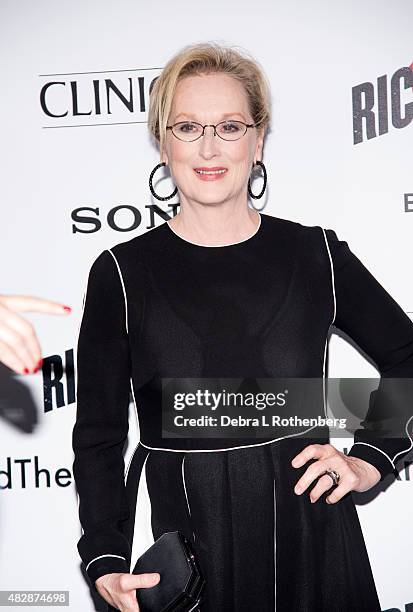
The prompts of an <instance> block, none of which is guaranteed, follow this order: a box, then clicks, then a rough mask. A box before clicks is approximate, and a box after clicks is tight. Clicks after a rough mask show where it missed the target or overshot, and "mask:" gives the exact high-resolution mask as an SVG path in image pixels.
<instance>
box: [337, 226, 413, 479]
mask: <svg viewBox="0 0 413 612" xmlns="http://www.w3.org/2000/svg"><path fill="white" fill-rule="evenodd" d="M326 236H327V240H328V245H329V250H330V254H331V258H332V270H333V277H334V290H335V318H334V322H333V323H334V326H335V327H337V328H339V329H341V330H342V331H344V332H345V333H346V334H347V335H348V336H350V337H351V338H352V339H353V340H354V341H355V342H356V343H357V344H358V346H359V347H360V348H361V349H362V350H363V351H364V352H365V353H366V354H367V355H368V356H369V357H371V359H373V361H374V362H375V364H376V367H377V370H378V371H379V373H380V376H381V378H380V382H379V387H378V389H377V390H375V391H373V392H372V394H371V396H370V405H369V409H368V411H367V414H366V417H365V419H364V421H362V422H361V425H362V428H360V429H357V430H356V431H355V433H354V444H353V446H352V447H351V449H350V450H349V453H348V454H349V455H350V456H353V457H359V458H360V459H364V460H365V461H367V462H368V463H370V464H372V465H374V466H375V467H376V468H377V469H378V470H379V472H380V474H381V480H383V479H384V478H385V476H387V475H388V474H390V473H392V472H393V471H394V469H395V468H396V463H397V462H398V461H399V460H400V459H402V458H403V457H405V456H406V455H407V453H408V452H409V451H410V449H411V448H412V447H413V440H412V439H411V437H410V435H409V429H410V428H411V426H412V424H413V423H412V421H413V419H412V416H413V406H412V399H413V394H412V380H413V323H412V321H411V320H410V319H409V317H408V316H407V314H406V313H405V312H404V311H403V310H402V308H401V307H400V306H399V304H398V303H397V302H396V301H395V300H394V299H393V297H392V296H391V295H390V294H389V293H388V292H387V291H386V290H385V289H384V287H383V286H382V285H381V284H380V283H379V282H378V281H377V280H376V279H375V278H374V276H373V275H372V274H371V273H370V272H369V270H368V269H367V268H366V267H365V266H364V265H363V264H362V263H361V261H360V260H359V259H358V258H357V257H356V255H355V254H354V253H353V252H352V251H351V250H350V248H349V246H348V244H347V242H346V241H344V240H339V239H338V237H337V235H336V233H335V232H334V231H333V230H332V229H327V230H326Z"/></svg>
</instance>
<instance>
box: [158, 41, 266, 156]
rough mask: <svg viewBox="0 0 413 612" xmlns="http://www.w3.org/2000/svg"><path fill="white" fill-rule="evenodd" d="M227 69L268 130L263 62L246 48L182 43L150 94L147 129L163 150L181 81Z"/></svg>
mask: <svg viewBox="0 0 413 612" xmlns="http://www.w3.org/2000/svg"><path fill="white" fill-rule="evenodd" d="M215 72H219V73H224V74H228V75H229V76H232V77H233V78H235V79H237V80H238V81H239V82H240V83H241V85H242V86H243V87H244V90H245V93H246V95H247V99H248V107H249V111H250V113H251V116H252V118H253V122H254V123H255V124H256V125H257V126H258V129H260V130H264V132H265V131H266V130H267V128H268V125H269V123H270V104H271V102H270V100H271V94H270V87H269V84H268V81H267V78H266V76H265V73H264V71H263V69H262V68H261V65H260V64H259V63H258V62H257V61H256V60H255V59H254V58H253V57H252V56H251V55H250V54H249V53H247V52H246V51H245V50H244V49H243V50H242V52H240V51H238V50H236V48H235V47H234V46H223V45H221V44H219V43H217V42H214V41H212V42H203V43H197V44H192V45H187V46H186V47H183V48H182V49H181V50H180V51H179V52H178V53H176V54H175V55H174V56H173V57H172V58H171V59H170V60H169V61H168V63H167V64H166V66H165V67H164V69H163V70H162V72H161V74H160V76H159V77H157V78H156V80H155V82H154V83H153V87H152V90H151V92H150V97H149V111H148V129H149V132H150V134H151V135H152V136H153V137H154V138H155V140H156V141H157V143H158V144H159V147H160V149H161V151H162V150H163V147H164V143H165V138H166V126H167V123H168V117H169V113H170V111H171V106H172V101H173V97H174V94H175V90H176V86H177V84H178V81H179V80H180V79H182V78H184V77H187V76H195V75H202V74H208V73H215Z"/></svg>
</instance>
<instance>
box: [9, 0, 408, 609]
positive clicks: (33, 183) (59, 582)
mask: <svg viewBox="0 0 413 612" xmlns="http://www.w3.org/2000/svg"><path fill="white" fill-rule="evenodd" d="M412 23H413V5H412V4H411V2H409V1H408V0H400V1H399V2H398V3H397V5H395V4H394V3H393V4H392V3H388V2H383V1H379V2H377V1H376V2H373V1H372V0H370V1H368V2H364V3H358V2H355V1H354V0H350V1H347V2H339V3H335V4H333V5H332V4H331V3H327V1H321V0H315V1H313V2H304V0H303V1H299V0H294V1H291V2H281V1H278V0H276V1H273V2H264V3H261V4H259V5H257V6H253V5H251V3H246V2H244V1H243V0H230V1H229V2H226V3H224V4H220V3H219V2H218V1H217V0H211V2H209V3H208V4H207V5H201V6H196V7H195V6H194V5H193V3H192V2H189V1H177V2H173V3H172V2H160V3H157V4H156V5H153V4H151V3H142V2H138V1H132V0H130V1H119V2H116V3H115V2H108V1H101V2H80V1H79V0H73V1H72V2H71V3H61V2H51V1H45V0H39V1H37V2H35V3H33V2H30V1H29V0H25V1H22V0H14V1H11V0H2V2H1V5H0V49H1V67H2V70H1V75H2V87H1V96H0V106H1V123H2V125H1V134H2V137H1V141H0V150H1V165H0V172H1V184H0V191H1V213H2V214H1V225H0V233H1V242H0V256H1V263H2V265H1V279H0V283H1V284H0V294H24V295H33V296H39V297H44V298H48V299H51V300H56V301H59V302H61V303H63V304H68V305H69V306H71V307H72V309H73V310H72V313H71V314H70V315H67V316H63V317H58V316H46V315H41V314H34V313H27V314H25V315H24V316H25V317H26V318H27V320H29V321H30V322H31V323H32V324H33V325H34V326H35V329H36V332H37V334H38V337H39V340H40V344H41V348H42V357H43V360H44V361H43V367H42V370H41V371H39V372H37V373H36V374H29V375H26V376H23V375H17V374H15V373H13V372H12V371H11V370H10V369H9V368H7V367H6V366H4V365H0V590H15V591H22V590H34V591H39V590H42V591H43V590H54V591H67V592H68V593H69V606H68V607H69V609H70V610H73V611H80V610H81V611H82V612H85V611H86V610H91V611H92V610H99V609H100V610H102V609H104V605H103V602H102V600H101V598H100V597H99V596H98V595H97V594H96V593H93V592H92V591H91V590H90V587H89V584H88V581H87V579H86V577H85V574H84V572H83V570H82V567H81V561H80V558H79V556H78V552H77V548H76V544H77V541H78V540H79V538H80V535H81V529H80V525H79V521H78V514H77V511H78V500H77V495H76V489H75V485H74V481H73V474H72V462H73V454H72V448H71V435H72V428H73V425H74V422H75V415H76V372H75V364H76V344H77V337H78V330H79V325H80V321H81V315H82V301H83V296H84V292H85V289H86V282H87V276H88V272H89V269H90V266H91V263H92V261H93V260H94V259H95V258H96V257H97V255H98V254H99V253H100V252H101V251H102V250H103V249H105V248H108V247H111V246H113V245H114V244H116V243H118V242H122V241H126V240H129V239H130V238H132V237H134V236H137V235H139V234H141V233H143V232H146V231H150V230H151V229H152V228H153V227H155V226H157V225H159V224H160V223H164V222H165V221H166V220H167V219H169V218H170V217H172V216H173V215H174V214H175V213H176V212H178V211H179V201H178V199H177V198H174V199H173V200H169V201H167V202H164V203H160V202H158V201H157V200H154V199H153V198H152V196H151V194H150V190H149V185H148V180H149V175H150V172H151V170H152V169H153V168H154V166H155V165H156V164H157V163H158V162H159V152H158V151H157V149H156V148H155V147H154V146H153V144H152V143H151V142H150V140H149V135H148V130H147V111H148V105H149V91H150V87H151V84H152V83H153V81H154V79H156V77H157V76H158V75H159V74H160V73H161V71H162V68H163V66H164V65H165V64H166V62H167V61H168V59H169V58H170V57H171V55H173V54H174V53H176V52H177V51H178V50H179V49H180V48H182V47H183V46H185V45H188V44H191V43H196V42H202V41H216V42H219V43H222V44H226V45H234V46H237V47H239V48H241V49H245V50H246V51H247V52H249V53H251V54H252V55H253V56H254V57H255V58H256V59H257V60H258V61H259V62H260V64H261V66H262V67H263V69H264V70H265V72H266V75H267V77H268V79H269V82H270V84H271V91H272V123H271V130H270V132H269V133H268V136H267V139H266V141H265V145H264V153H263V160H264V162H265V165H266V168H267V172H268V187H267V191H266V196H265V198H263V199H262V200H254V201H251V203H250V205H251V206H255V207H256V208H257V209H258V210H260V211H263V212H265V213H267V214H270V215H274V216H278V217H282V218H287V219H291V220H293V221H298V222H300V223H303V224H307V225H321V226H322V227H325V228H332V229H334V230H335V231H336V232H337V235H338V237H339V238H340V239H343V240H346V241H347V242H348V244H349V246H350V248H351V249H352V250H353V252H354V253H355V254H356V255H357V256H358V257H359V258H360V259H361V260H362V262H363V263H364V264H365V265H366V266H367V268H369V270H370V271H371V272H372V273H373V274H374V276H375V277H376V278H377V280H378V281H379V282H380V283H381V284H382V285H383V286H384V287H385V288H386V289H387V290H388V291H389V293H390V294H391V295H392V296H393V297H394V298H395V299H396V301H397V302H398V303H399V304H400V305H401V307H402V308H403V309H404V310H405V311H406V312H407V313H408V314H409V316H410V317H413V282H412V280H411V273H410V267H411V264H410V260H411V259H412V256H413V242H412V239H411V237H412V233H413V174H412V165H411V159H412V150H413V125H412V120H413V72H412V71H413V64H412V62H413V41H412V36H411V24H412ZM172 189H173V184H172V182H171V181H170V179H169V178H167V179H165V181H163V182H162V187H159V188H158V191H160V190H162V193H163V194H168V193H171V191H172ZM259 190H260V186H255V188H254V191H255V192H258V191H259ZM264 200H265V201H264ZM332 331H333V332H334V333H333V334H332V335H331V338H330V342H329V367H328V374H329V376H331V377H343V379H345V378H347V377H353V378H362V377H371V378H376V379H377V376H378V372H377V370H376V369H375V368H374V366H373V365H372V363H371V362H370V360H369V359H368V356H366V355H362V354H361V353H360V351H359V350H357V347H356V346H354V345H352V343H351V341H349V339H348V338H344V337H343V336H342V335H341V334H340V333H339V332H338V331H337V330H335V329H334V328H333V329H332ZM366 409H367V406H366ZM138 440H139V426H138V423H137V422H136V419H135V415H134V411H133V409H132V405H131V408H130V428H129V439H128V444H127V446H126V448H125V466H127V465H128V462H129V459H130V457H131V455H132V453H133V450H134V449H135V447H136V444H137V442H138ZM331 442H332V443H333V444H336V446H337V448H339V449H340V450H344V451H346V450H348V449H349V447H350V446H351V444H352V439H349V440H347V439H343V438H341V439H332V440H331ZM412 461H413V454H410V455H408V456H407V457H406V458H405V459H404V461H402V462H401V464H398V466H397V467H398V474H397V478H395V477H394V476H392V477H389V478H388V479H386V480H385V481H384V482H383V483H380V485H378V486H377V487H375V488H374V490H371V491H369V492H366V493H363V494H361V493H353V496H354V500H355V502H356V507H357V511H358V515H359V518H360V522H361V525H362V528H363V533H364V537H365V540H366V545H367V549H368V552H369V556H370V561H371V565H372V569H373V574H374V577H375V580H376V584H377V589H378V592H379V597H380V602H381V606H382V610H388V611H389V610H392V611H403V612H405V611H410V612H411V611H412V610H413V585H412V580H411V562H410V561H411V546H412V544H411V542H412V538H411V536H410V533H411V521H412V517H413V484H412V482H411V479H412V477H413V476H412V474H413V472H412ZM139 495H142V496H143V501H142V503H140V504H139V505H140V507H144V508H146V514H145V513H143V514H142V515H141V516H140V517H139V519H138V520H139V522H138V525H137V527H136V529H137V532H136V533H137V535H136V538H135V539H136V543H134V551H133V554H134V556H135V557H136V556H137V555H138V554H139V553H140V552H141V551H142V552H143V550H145V548H146V547H147V546H149V545H150V543H152V541H153V538H152V534H151V529H150V507H149V502H148V498H147V490H146V488H145V482H142V486H140V487H139ZM217 612H218V611H217Z"/></svg>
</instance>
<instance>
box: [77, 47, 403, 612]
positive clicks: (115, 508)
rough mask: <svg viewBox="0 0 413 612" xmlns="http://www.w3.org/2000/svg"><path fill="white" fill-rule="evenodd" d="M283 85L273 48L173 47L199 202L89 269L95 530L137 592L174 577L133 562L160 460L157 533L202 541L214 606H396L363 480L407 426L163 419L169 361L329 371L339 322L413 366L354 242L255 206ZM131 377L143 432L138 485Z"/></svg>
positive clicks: (159, 104)
mask: <svg viewBox="0 0 413 612" xmlns="http://www.w3.org/2000/svg"><path fill="white" fill-rule="evenodd" d="M269 97H270V96H269V89H268V87H267V84H266V80H265V78H264V76H263V73H262V71H261V69H260V67H259V65H258V64H257V62H255V61H254V60H253V59H251V58H249V57H247V56H245V55H242V54H240V53H239V52H237V51H235V50H234V49H230V48H224V47H221V46H219V45H215V44H209V43H208V44H200V45H194V46H190V47H187V48H185V49H183V50H182V51H181V52H179V53H178V54H177V55H176V56H175V57H173V58H172V59H171V60H170V62H169V63H168V64H167V66H166V67H165V69H164V70H163V72H162V74H161V76H160V77H159V78H158V79H157V81H156V83H155V85H154V87H153V90H152V92H151V101H150V109H149V127H150V130H151V133H152V134H153V136H154V137H155V139H156V140H157V142H159V146H160V153H161V160H162V163H165V164H166V165H167V166H168V167H169V168H170V171H171V174H172V176H173V179H174V182H175V184H176V187H177V190H178V192H179V199H180V205H181V210H180V212H179V214H178V215H177V216H176V217H175V218H174V219H171V220H169V221H167V222H166V223H164V224H162V225H160V226H158V227H156V228H154V229H152V230H151V231H149V232H146V233H144V234H143V235H140V236H136V237H135V238H132V239H131V240H129V241H126V242H123V243H119V244H116V245H114V246H113V247H112V248H111V249H108V250H105V251H103V252H102V253H101V254H100V255H99V256H98V257H97V259H96V260H95V261H94V263H93V265H92V267H91V270H90V274H89V280H88V286H87V292H86V299H85V302H84V312H83V318H82V323H81V328H80V334H79V342H78V356H77V359H78V362H77V363H78V390H77V394H78V395H77V399H78V404H77V411H78V412H77V421H76V424H75V427H74V431H73V449H74V452H75V461H74V465H73V470H74V476H75V480H76V484H77V489H78V494H79V504H80V505H79V513H80V520H81V523H82V527H83V530H84V532H83V534H82V537H81V538H80V541H79V543H78V549H79V553H80V555H81V557H82V560H83V561H84V563H85V566H86V571H87V573H88V576H89V578H90V580H91V582H92V584H93V585H94V587H95V588H97V590H98V591H99V593H100V594H101V595H102V596H103V597H104V598H105V599H106V601H108V602H109V604H111V605H112V606H117V609H120V610H128V611H129V610H139V607H138V604H137V602H136V591H135V589H136V588H137V587H145V586H152V585H154V584H156V582H157V580H158V579H159V575H158V574H154V575H151V574H142V575H141V576H134V575H131V574H130V573H129V572H130V570H131V569H133V567H131V547H132V541H133V531H134V527H135V526H134V522H135V514H136V516H137V517H138V519H137V520H139V509H137V508H136V498H137V490H138V484H139V479H140V478H141V476H142V470H144V471H145V476H146V479H147V485H148V493H149V497H150V501H151V513H152V514H151V517H152V530H153V536H154V539H157V538H158V537H159V536H160V535H161V534H162V533H163V532H165V531H174V530H177V529H178V530H181V531H182V532H183V533H184V534H185V535H186V536H187V537H188V538H190V540H191V541H192V543H193V546H194V548H195V552H196V554H197V556H198V559H199V562H200V565H201V569H202V570H203V573H204V575H205V577H206V589H205V592H204V597H203V600H202V602H201V604H200V610H201V611H202V612H218V611H219V612H240V611H245V612H246V611H255V610H259V611H260V612H267V611H269V610H274V609H275V607H276V606H277V609H279V610H282V612H287V611H288V612H289V611H294V612H298V611H302V612H304V611H305V612H310V611H314V612H315V611H317V612H322V611H326V612H327V610H328V612H332V611H334V610H336V611H338V610H340V611H344V610H345V611H349V610H363V611H364V612H367V611H368V612H373V611H374V612H375V611H378V610H380V604H379V600H378V597H377V592H376V588H375V584H374V580H373V576H372V572H371V568H370V564H369V559H368V555H367V551H366V548H365V543H364V539H363V535H362V531H361V528H360V524H359V521H358V516H357V512H356V509H355V506H354V503H353V500H352V497H351V494H350V491H352V490H353V491H367V490H368V489H370V488H371V487H372V486H374V485H375V484H376V483H377V482H378V481H379V480H380V478H383V477H384V476H385V475H387V474H388V473H390V472H391V471H392V470H393V467H394V463H393V462H394V460H395V459H396V458H397V459H398V458H401V457H402V456H404V454H406V453H407V452H408V450H409V449H410V447H411V440H410V438H409V437H408V436H407V434H405V436H406V437H405V438H404V439H395V440H374V439H373V438H369V441H368V442H366V439H365V440H364V441H362V440H361V438H360V440H359V441H358V442H357V443H356V444H354V445H353V447H352V449H351V451H350V453H349V456H345V455H344V454H343V453H341V452H340V451H338V450H337V449H336V448H335V447H334V446H332V445H330V444H329V438H328V430H327V431H326V430H325V429H322V428H317V429H316V428H307V430H306V431H304V432H301V434H300V435H297V434H292V435H289V436H278V437H275V436H272V438H270V439H260V440H257V439H245V438H243V439H234V438H232V439H231V438H230V439H218V438H203V439H202V438H192V439H191V438H179V437H176V438H166V437H165V438H163V437H162V428H161V391H162V389H161V381H162V379H163V378H186V377H188V378H191V377H193V378H199V377H201V378H208V377H219V378H221V377H228V378H231V377H233V378H237V377H254V378H255V377H257V378H267V377H268V378H271V377H297V378H300V377H320V378H323V377H324V373H325V365H326V350H327V337H328V332H329V329H330V326H331V325H332V324H333V323H334V324H335V325H336V326H337V327H340V328H341V329H343V330H344V331H345V332H346V333H348V334H349V335H350V336H351V337H352V338H354V340H355V341H356V342H357V343H358V344H359V345H360V347H361V348H363V349H364V350H365V351H366V353H367V354H369V355H370V356H371V357H372V358H373V359H374V360H375V362H376V363H377V366H378V368H379V369H381V368H383V369H384V368H386V375H388V376H390V375H391V376H397V375H398V372H400V376H403V375H406V372H407V371H410V372H411V373H412V372H413V325H412V323H411V322H410V319H409V318H408V317H407V315H406V314H405V313H404V312H403V311H402V309H401V308H400V307H399V306H398V305H397V303H396V302H395V301H394V300H393V299H392V298H391V297H390V295H389V294H388V293H387V292H386V291H385V290H384V289H383V287H382V286H381V285H380V284H379V283H378V282H377V281H376V280H375V279H374V278H373V277H372V275H371V274H370V273H369V272H368V271H367V270H366V268H365V267H364V266H363V265H362V264H361V262H360V261H359V260H358V259H357V257H356V256H355V255H354V254H353V253H352V252H351V251H350V249H349V248H348V246H347V243H346V242H344V241H341V240H339V239H338V238H337V236H336V234H335V232H334V231H333V230H331V229H330V230H324V229H322V228H321V227H319V226H304V225H302V224H300V223H296V222H292V221H288V220H285V219H279V218H275V217H272V216H269V215H266V214H263V213H261V214H260V213H258V212H256V211H254V210H251V209H250V208H248V204H247V198H248V192H249V193H250V194H251V193H252V191H251V186H250V182H249V178H250V172H251V168H253V167H255V166H256V164H257V163H258V162H259V161H260V160H261V159H262V149H263V142H264V136H265V133H266V130H267V127H268V125H269V119H270V113H269ZM156 168H157V167H156ZM263 169H265V166H264V167H263ZM154 170H155V169H154ZM152 176H153V175H151V179H152ZM150 185H151V188H152V190H153V193H154V194H156V191H155V190H154V188H153V185H152V182H150ZM174 193H175V191H174ZM157 197H159V198H160V199H162V196H159V194H158V195H157ZM168 197H170V196H168ZM168 197H164V198H163V199H168ZM390 323H391V324H390ZM402 371H403V372H404V374H401V372H402ZM129 391H131V392H132V396H133V400H134V402H135V407H136V410H137V415H138V418H139V426H140V441H139V444H138V446H137V448H136V450H135V452H134V454H133V457H132V460H131V462H130V465H129V466H128V469H127V473H126V475H125V479H126V483H125V484H124V462H123V454H122V450H123V446H124V443H125V440H126V437H127V431H128V404H129ZM317 479H318V480H317ZM316 480H317V483H316V484H315V486H314V487H313V488H311V487H310V485H314V483H315V481H316ZM337 483H338V484H337ZM333 484H335V485H336V486H335V488H333V489H332V486H333ZM125 485H126V486H125ZM299 486H300V489H298V487H299ZM327 502H328V503H327ZM151 579H153V580H152V581H151ZM111 609H113V608H111Z"/></svg>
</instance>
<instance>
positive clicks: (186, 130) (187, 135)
mask: <svg viewBox="0 0 413 612" xmlns="http://www.w3.org/2000/svg"><path fill="white" fill-rule="evenodd" d="M206 127H213V128H214V136H219V137H220V138H222V140H238V139H239V138H242V137H243V136H244V134H246V132H247V129H248V128H251V127H257V124H255V123H244V122H243V121H232V120H231V121H221V122H220V123H217V125H213V124H207V125H202V124H201V123H197V122H196V121H179V122H178V123H174V125H167V126H166V129H167V130H171V132H172V134H173V135H174V136H175V137H176V138H178V139H179V140H183V141H184V142H193V141H194V140H198V138H201V136H203V135H204V132H205V128H206Z"/></svg>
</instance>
